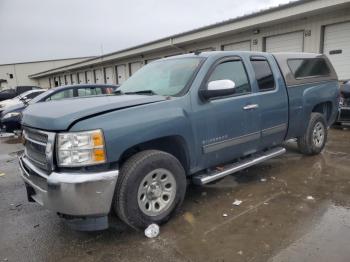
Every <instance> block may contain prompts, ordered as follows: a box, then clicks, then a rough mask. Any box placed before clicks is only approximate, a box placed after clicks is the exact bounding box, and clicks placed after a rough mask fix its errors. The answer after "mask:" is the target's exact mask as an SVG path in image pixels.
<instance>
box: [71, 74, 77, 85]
mask: <svg viewBox="0 0 350 262" xmlns="http://www.w3.org/2000/svg"><path fill="white" fill-rule="evenodd" d="M71 76H72V85H76V84H78V75H77V74H72V75H71Z"/></svg>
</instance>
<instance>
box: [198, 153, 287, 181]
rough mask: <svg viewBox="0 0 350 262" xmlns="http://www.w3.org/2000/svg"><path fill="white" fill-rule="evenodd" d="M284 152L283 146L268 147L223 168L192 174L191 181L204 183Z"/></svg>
mask: <svg viewBox="0 0 350 262" xmlns="http://www.w3.org/2000/svg"><path fill="white" fill-rule="evenodd" d="M285 152H286V149H285V148H283V147H276V148H273V149H270V150H268V151H265V152H263V153H260V154H257V155H254V156H252V157H250V158H248V159H244V160H242V161H239V162H237V163H234V164H228V165H226V166H224V167H223V170H220V171H218V170H214V171H212V173H206V174H199V175H194V176H193V178H192V181H193V183H194V184H196V185H205V184H208V183H210V182H213V181H215V180H217V179H220V178H223V177H225V176H227V175H230V174H233V173H236V172H238V171H241V170H243V169H245V168H247V167H250V166H253V165H256V164H259V163H261V162H264V161H266V160H268V159H271V158H274V157H276V156H280V155H282V154H284V153H285Z"/></svg>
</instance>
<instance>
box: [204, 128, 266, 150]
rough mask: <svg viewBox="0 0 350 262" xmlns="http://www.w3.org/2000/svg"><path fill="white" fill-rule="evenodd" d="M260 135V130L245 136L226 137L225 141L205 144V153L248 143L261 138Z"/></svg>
mask: <svg viewBox="0 0 350 262" xmlns="http://www.w3.org/2000/svg"><path fill="white" fill-rule="evenodd" d="M260 136H261V133H260V131H259V132H254V133H251V134H248V135H243V136H239V137H235V138H230V139H226V140H224V141H220V142H215V143H212V144H208V145H204V146H203V147H202V149H203V153H204V154H208V153H211V152H214V151H218V150H221V149H224V148H227V147H231V146H235V145H240V144H243V143H247V142H250V141H253V140H257V139H259V138H260Z"/></svg>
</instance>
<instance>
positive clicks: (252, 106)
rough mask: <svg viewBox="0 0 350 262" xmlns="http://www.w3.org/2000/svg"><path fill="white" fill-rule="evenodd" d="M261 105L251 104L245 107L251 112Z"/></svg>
mask: <svg viewBox="0 0 350 262" xmlns="http://www.w3.org/2000/svg"><path fill="white" fill-rule="evenodd" d="M258 107H259V105H258V104H251V105H246V106H244V107H243V109H244V110H250V109H255V108H258Z"/></svg>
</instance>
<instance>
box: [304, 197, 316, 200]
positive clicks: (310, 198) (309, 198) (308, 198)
mask: <svg viewBox="0 0 350 262" xmlns="http://www.w3.org/2000/svg"><path fill="white" fill-rule="evenodd" d="M306 199H307V200H315V198H314V197H313V196H307V197H306Z"/></svg>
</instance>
